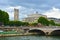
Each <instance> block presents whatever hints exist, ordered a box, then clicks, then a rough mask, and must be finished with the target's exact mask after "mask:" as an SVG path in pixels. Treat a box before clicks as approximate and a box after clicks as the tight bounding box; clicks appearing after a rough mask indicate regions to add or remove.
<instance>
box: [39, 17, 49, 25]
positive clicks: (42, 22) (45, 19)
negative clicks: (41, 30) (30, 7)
mask: <svg viewBox="0 0 60 40" xmlns="http://www.w3.org/2000/svg"><path fill="white" fill-rule="evenodd" d="M38 23H41V24H43V25H45V26H49V21H48V20H47V18H44V17H40V18H39V19H38Z"/></svg>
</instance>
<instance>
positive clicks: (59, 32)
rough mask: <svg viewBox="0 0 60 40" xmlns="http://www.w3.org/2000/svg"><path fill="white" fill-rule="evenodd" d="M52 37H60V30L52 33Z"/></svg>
mask: <svg viewBox="0 0 60 40" xmlns="http://www.w3.org/2000/svg"><path fill="white" fill-rule="evenodd" d="M51 35H56V36H58V35H59V36H60V30H54V31H52V32H51Z"/></svg>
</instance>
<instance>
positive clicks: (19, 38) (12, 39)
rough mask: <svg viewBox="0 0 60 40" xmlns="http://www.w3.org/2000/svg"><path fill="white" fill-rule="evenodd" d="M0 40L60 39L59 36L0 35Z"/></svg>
mask: <svg viewBox="0 0 60 40" xmlns="http://www.w3.org/2000/svg"><path fill="white" fill-rule="evenodd" d="M0 40H60V36H16V37H0Z"/></svg>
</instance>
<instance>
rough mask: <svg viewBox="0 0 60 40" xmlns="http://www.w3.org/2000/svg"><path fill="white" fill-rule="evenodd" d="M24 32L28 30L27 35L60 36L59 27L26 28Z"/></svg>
mask: <svg viewBox="0 0 60 40" xmlns="http://www.w3.org/2000/svg"><path fill="white" fill-rule="evenodd" d="M24 30H26V33H33V32H35V33H38V32H40V34H45V35H55V34H56V35H60V28H59V27H55V28H40V27H31V28H30V27H29V28H25V29H24Z"/></svg>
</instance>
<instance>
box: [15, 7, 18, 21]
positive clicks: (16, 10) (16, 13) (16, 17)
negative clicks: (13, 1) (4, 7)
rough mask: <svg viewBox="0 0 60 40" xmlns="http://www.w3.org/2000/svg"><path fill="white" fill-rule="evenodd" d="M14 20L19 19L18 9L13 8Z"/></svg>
mask: <svg viewBox="0 0 60 40" xmlns="http://www.w3.org/2000/svg"><path fill="white" fill-rule="evenodd" d="M14 20H15V21H18V20H19V9H15V8H14Z"/></svg>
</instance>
